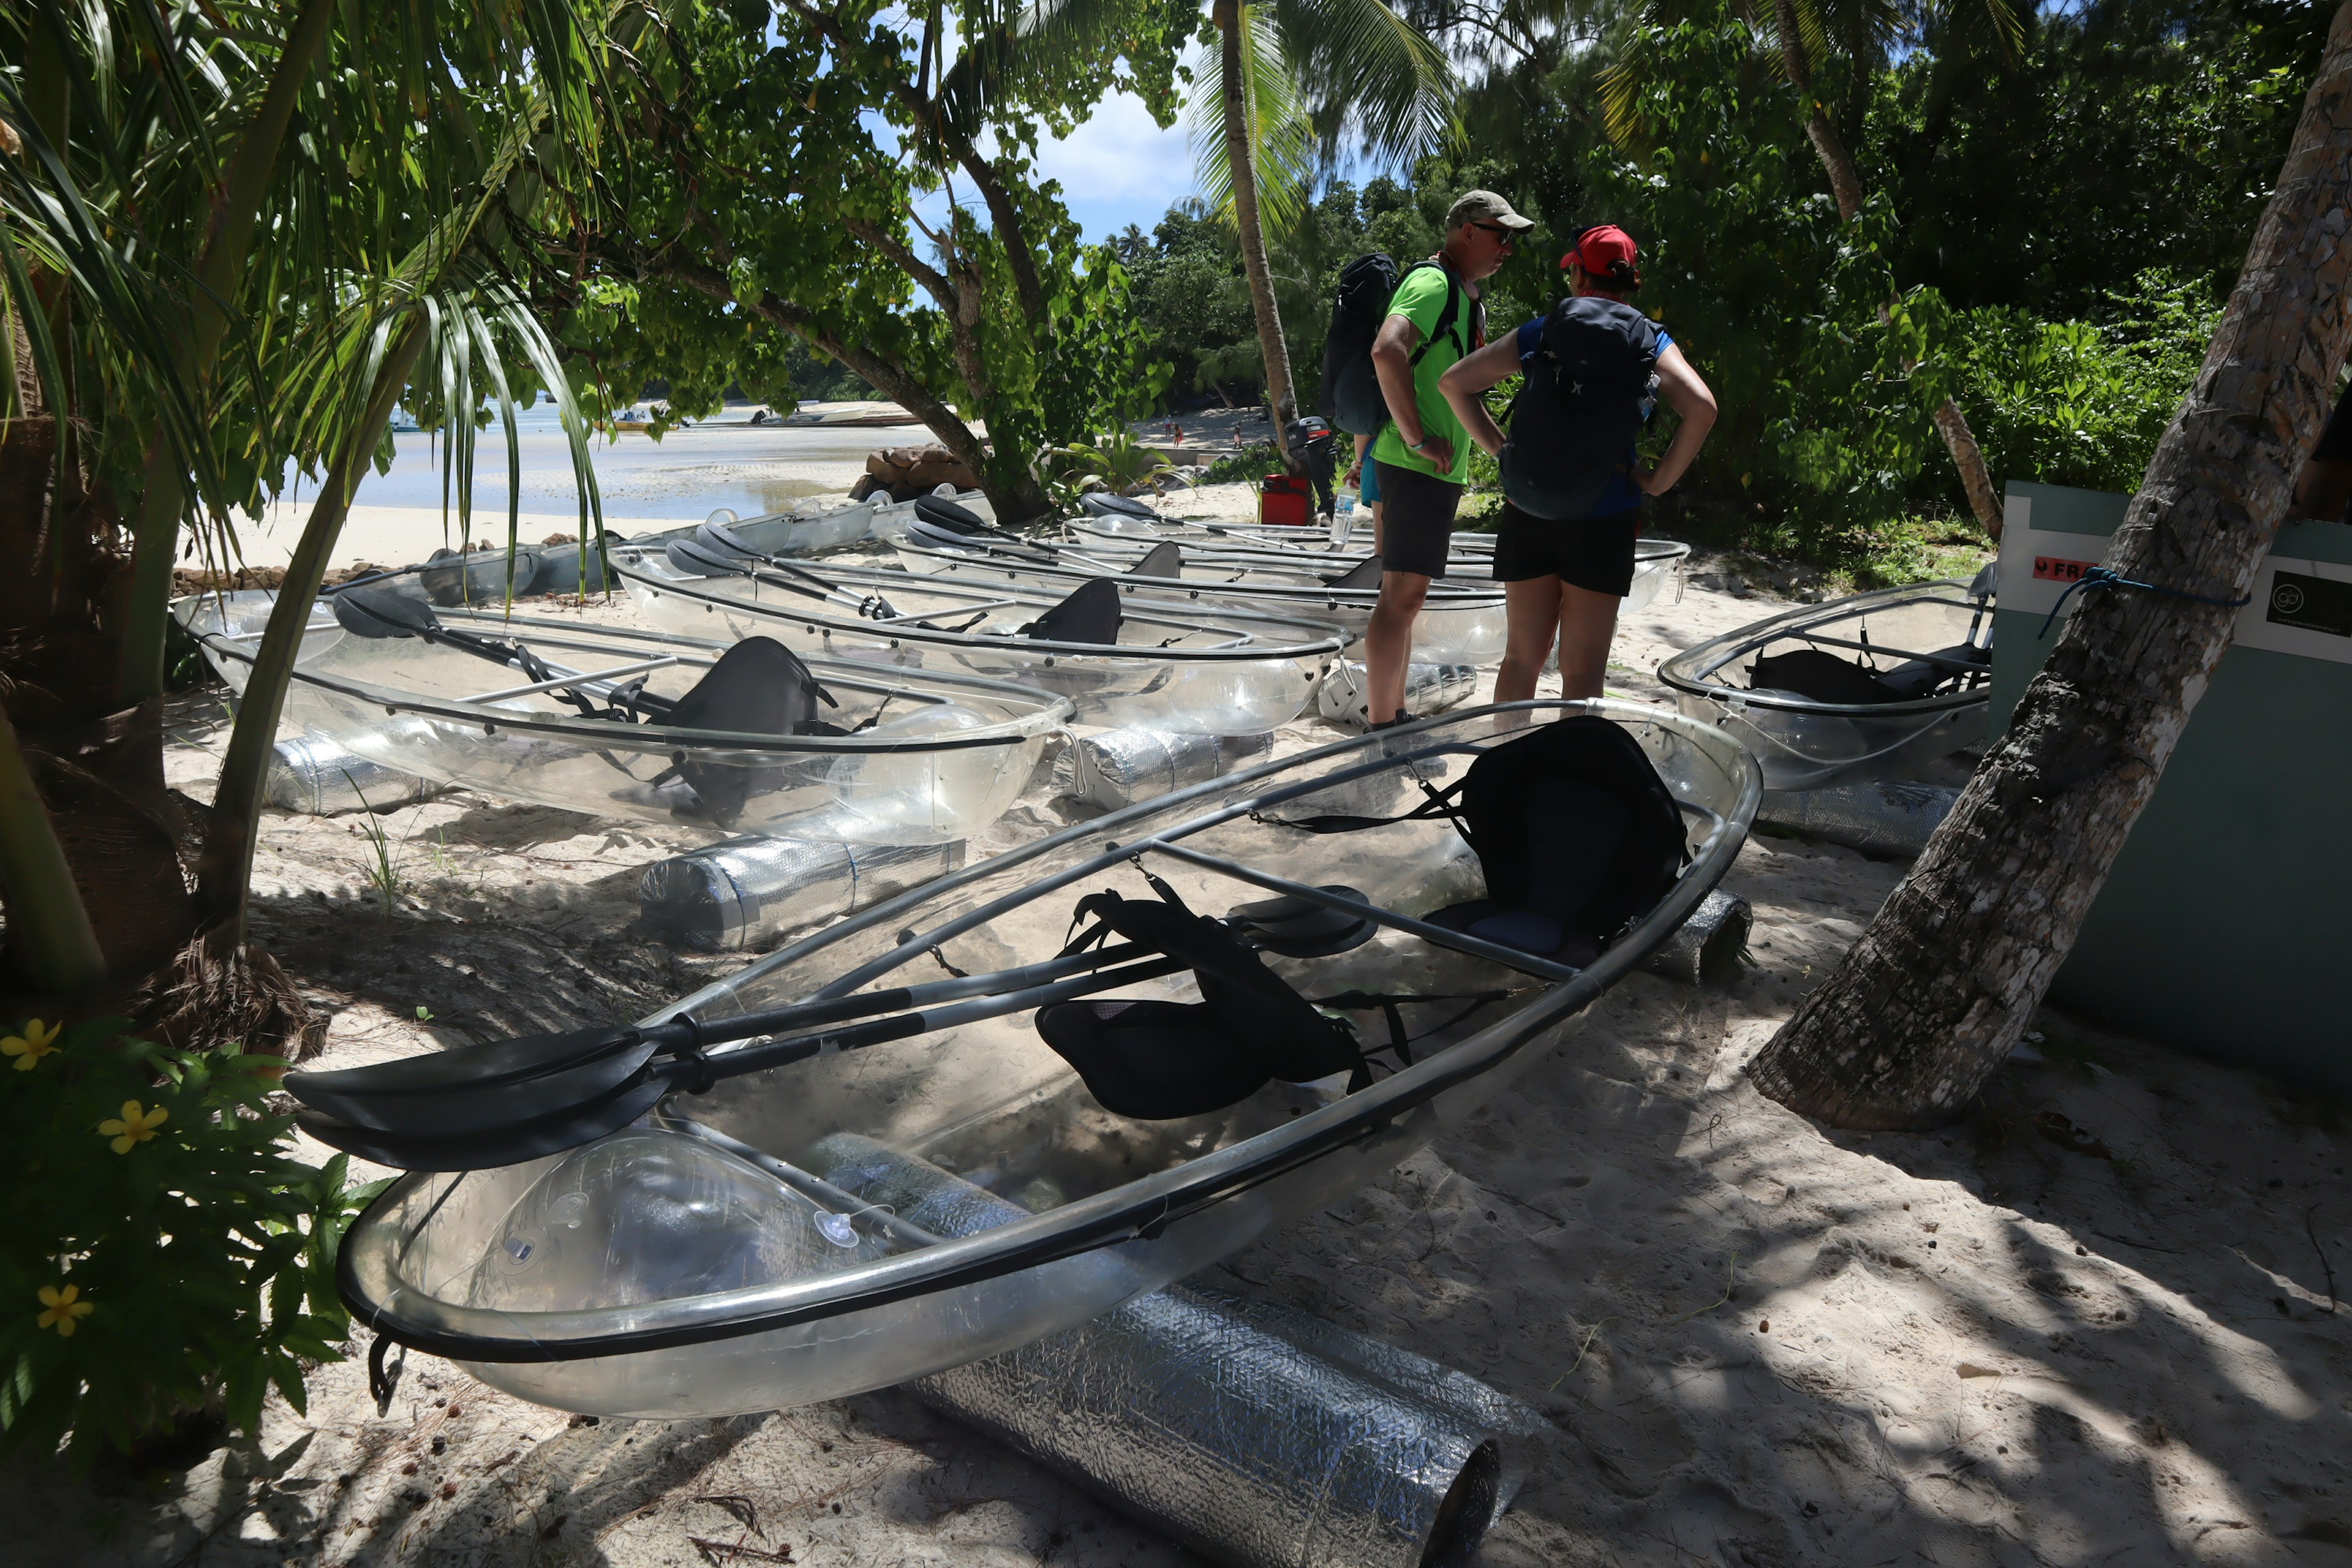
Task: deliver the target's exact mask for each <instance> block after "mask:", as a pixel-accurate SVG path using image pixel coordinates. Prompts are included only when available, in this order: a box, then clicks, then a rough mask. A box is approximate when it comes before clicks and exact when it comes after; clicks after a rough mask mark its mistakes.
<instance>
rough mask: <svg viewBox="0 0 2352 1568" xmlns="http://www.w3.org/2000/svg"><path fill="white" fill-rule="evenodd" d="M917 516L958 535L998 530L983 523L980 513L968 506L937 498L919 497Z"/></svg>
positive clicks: (916, 508) (916, 509) (917, 500)
mask: <svg viewBox="0 0 2352 1568" xmlns="http://www.w3.org/2000/svg"><path fill="white" fill-rule="evenodd" d="M915 515H916V516H917V517H919V518H921V519H922V520H923V521H925V522H934V523H937V524H939V525H940V527H941V528H950V529H953V530H954V531H956V532H958V533H994V532H996V531H997V530H995V529H993V528H992V527H990V526H989V525H988V524H987V523H986V522H984V521H982V519H981V515H980V513H978V512H976V511H974V510H971V508H970V507H968V506H958V505H957V504H956V503H955V502H953V501H951V500H940V498H939V497H937V496H917V497H916V498H915Z"/></svg>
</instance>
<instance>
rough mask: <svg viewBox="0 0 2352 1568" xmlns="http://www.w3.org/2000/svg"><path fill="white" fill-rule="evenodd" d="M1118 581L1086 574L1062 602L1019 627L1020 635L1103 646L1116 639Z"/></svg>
mask: <svg viewBox="0 0 2352 1568" xmlns="http://www.w3.org/2000/svg"><path fill="white" fill-rule="evenodd" d="M1121 618H1122V617H1121V616H1120V615H1119V608H1118V584H1116V583H1114V582H1112V581H1111V580H1110V579H1109V578H1108V577H1089V578H1087V580H1086V581H1085V582H1083V583H1081V584H1078V585H1077V587H1076V588H1075V589H1073V590H1072V591H1071V593H1070V594H1069V595H1068V596H1067V597H1066V598H1065V599H1063V601H1062V602H1061V603H1060V604H1058V605H1055V606H1053V608H1051V609H1049V610H1047V611H1046V612H1045V614H1044V615H1042V616H1038V617H1037V618H1036V619H1035V620H1034V621H1031V622H1030V623H1029V624H1028V625H1027V626H1023V627H1022V628H1021V635H1022V636H1023V637H1032V638H1034V639H1035V640H1037V641H1039V642H1075V643H1095V644H1098V645H1100V646H1101V647H1115V646H1116V645H1117V644H1118V627H1119V622H1120V620H1121Z"/></svg>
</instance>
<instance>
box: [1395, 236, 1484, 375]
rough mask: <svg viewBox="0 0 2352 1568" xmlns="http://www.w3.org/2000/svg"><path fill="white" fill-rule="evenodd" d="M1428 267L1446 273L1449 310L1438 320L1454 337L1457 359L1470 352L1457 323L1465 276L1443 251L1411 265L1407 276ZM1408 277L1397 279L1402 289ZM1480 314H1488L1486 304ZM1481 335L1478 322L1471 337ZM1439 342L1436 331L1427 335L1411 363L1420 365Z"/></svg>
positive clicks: (1482, 315)
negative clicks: (1458, 271) (1461, 276)
mask: <svg viewBox="0 0 2352 1568" xmlns="http://www.w3.org/2000/svg"><path fill="white" fill-rule="evenodd" d="M1424 267H1434V268H1437V269H1438V270H1439V271H1441V272H1443V273H1444V274H1445V309H1444V311H1443V312H1442V313H1441V314H1440V315H1439V316H1438V318H1437V322H1438V325H1439V326H1441V327H1443V328H1444V329H1445V335H1446V336H1447V337H1449V338H1452V339H1453V340H1454V358H1456V359H1464V358H1466V357H1468V355H1469V353H1470V351H1469V350H1468V349H1467V348H1465V347H1464V346H1463V342H1462V329H1461V327H1460V326H1459V325H1457V324H1456V322H1455V320H1454V318H1455V316H1456V315H1457V314H1458V313H1459V312H1460V310H1461V306H1462V279H1460V277H1458V276H1457V275H1456V274H1455V273H1454V264H1453V263H1452V262H1450V261H1448V260H1446V259H1445V258H1444V254H1443V253H1440V254H1439V255H1436V256H1433V257H1431V258H1429V259H1428V260H1426V261H1416V262H1414V263H1413V264H1412V266H1411V267H1408V268H1405V269H1404V278H1410V277H1412V275H1413V274H1414V273H1416V272H1418V271H1420V270H1421V269H1422V268H1424ZM1404 278H1400V279H1397V287H1398V288H1400V289H1402V288H1403V287H1404ZM1479 314H1480V316H1481V317H1482V318H1483V317H1484V315H1485V306H1484V305H1483V304H1480V305H1479ZM1481 335H1483V334H1482V333H1481V332H1480V331H1479V329H1478V327H1477V326H1476V325H1475V324H1474V325H1473V326H1472V328H1471V336H1473V337H1478V336H1481ZM1436 345H1437V334H1436V333H1435V332H1432V333H1430V334H1429V335H1428V336H1427V337H1424V338H1423V339H1422V340H1421V344H1420V346H1419V347H1417V348H1415V349H1414V350H1413V351H1412V359H1411V360H1410V361H1409V362H1407V363H1411V364H1413V365H1419V364H1420V363H1421V356H1422V355H1423V354H1425V353H1428V352H1429V351H1430V350H1431V349H1433V348H1434V347H1435V346H1436Z"/></svg>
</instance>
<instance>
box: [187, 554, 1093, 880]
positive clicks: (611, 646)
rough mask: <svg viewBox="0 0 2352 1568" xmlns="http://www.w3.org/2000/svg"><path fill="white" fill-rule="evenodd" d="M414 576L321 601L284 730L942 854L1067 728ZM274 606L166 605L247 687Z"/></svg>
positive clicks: (564, 786)
mask: <svg viewBox="0 0 2352 1568" xmlns="http://www.w3.org/2000/svg"><path fill="white" fill-rule="evenodd" d="M420 579H421V574H413V573H411V574H391V575H388V576H385V577H381V578H375V579H372V580H369V581H367V582H365V583H362V584H351V585H348V586H346V587H344V588H341V589H339V590H337V591H336V592H335V593H334V594H333V595H329V596H327V597H323V598H321V599H320V601H319V602H318V603H317V604H316V605H314V607H313V609H312V613H311V617H310V623H309V628H308V631H307V632H306V634H305V636H304V638H303V644H302V650H301V653H300V655H299V660H298V662H297V664H296V666H295V668H294V671H293V680H292V684H291V686H290V688H289V691H288V694H287V700H286V713H285V721H286V723H287V724H288V726H289V728H294V729H298V730H299V731H303V732H306V733H308V734H310V735H314V736H318V737H320V738H322V739H325V740H329V741H331V742H334V743H335V744H337V745H339V746H341V748H342V749H343V750H345V751H347V752H352V753H353V754H355V755H357V756H361V757H365V758H368V759H370V760H371V761H373V762H378V763H383V764H384V765H386V766H388V767H394V768H399V769H402V770H404V771H406V772H409V773H417V774H421V775H423V776H425V777H427V778H433V779H438V780H441V781H443V782H444V783H447V784H463V785H466V786H468V787H470V788H475V789H479V790H483V791H485V792H487V793H489V794H492V795H505V796H508V797H509V798H511V799H515V800H525V801H532V802H536V803H538V804H540V805H552V806H560V807H562V808H565V809H567V810H572V811H581V812H587V813H590V814H592V815H594V816H605V817H634V818H637V819H640V820H646V821H655V822H668V821H684V822H694V823H700V824H706V825H708V826H712V827H717V828H723V829H725V830H727V831H730V832H735V833H769V834H779V835H784V836H788V837H796V838H807V839H819V840H827V841H832V842H840V843H857V844H938V843H946V842H949V841H951V840H955V839H961V838H965V837H970V836H971V834H973V833H975V832H978V831H979V830H980V829H982V828H983V827H985V826H988V825H989V824H990V823H991V822H993V821H994V820H996V818H997V817H998V816H1002V815H1003V813H1004V811H1005V810H1006V808H1007V807H1009V806H1010V805H1012V804H1013V800H1014V799H1015V797H1017V796H1018V795H1020V793H1021V791H1022V789H1023V788H1024V787H1025V786H1026V784H1028V782H1029V778H1030V775H1031V774H1032V773H1034V771H1035V769H1036V765H1037V763H1038V761H1039V759H1040V758H1041V757H1042V756H1043V755H1044V752H1045V743H1046V740H1047V738H1048V737H1049V736H1050V735H1051V734H1053V733H1054V732H1055V731H1056V730H1058V729H1060V728H1061V727H1062V726H1063V725H1064V723H1065V722H1066V721H1067V720H1068V718H1069V714H1070V705H1069V703H1068V702H1067V701H1066V700H1065V699H1062V698H1059V697H1056V696H1054V695H1052V694H1051V693H1048V692H1044V691H1038V690H1035V689H1032V688H1028V687H1024V686H1017V685H1014V684H1012V683H1010V682H1007V681H1001V680H990V679H982V678H981V677H977V676H971V675H961V674H957V673H954V672H951V671H932V670H924V669H909V668H899V667H896V666H892V665H889V664H887V663H874V662H869V661H863V660H857V659H849V658H839V659H835V658H819V659H809V660H803V659H802V658H800V657H799V656H798V655H796V654H794V653H793V652H792V651H791V650H790V649H788V648H786V647H783V646H782V644H780V643H777V642H775V641H773V640H772V639H769V638H764V637H760V638H752V639H750V640H748V641H744V642H739V643H733V644H730V643H726V642H714V641H707V640H703V639H700V638H694V637H678V636H676V635H673V634H667V633H656V632H643V631H636V630H632V629H629V628H626V627H620V626H598V625H593V624H590V623H586V622H583V621H579V620H553V619H541V618H537V617H530V616H501V615H498V614H494V613H492V612H489V611H486V610H480V609H468V608H466V607H463V606H462V605H435V604H434V603H433V602H432V601H431V599H430V597H429V596H428V595H427V594H426V593H425V587H424V584H423V583H422V581H421V580H420ZM275 600H276V595H274V594H272V593H268V592H266V591H247V592H242V593H236V594H229V595H209V594H207V595H196V596H194V597H192V598H188V599H184V600H182V601H180V602H179V604H178V605H175V606H174V610H175V613H176V614H177V615H178V616H179V617H180V620H181V624H182V625H183V626H186V627H187V629H188V630H189V631H190V632H191V633H192V634H194V636H195V637H196V638H197V639H198V641H199V642H200V643H202V645H203V647H204V649H205V657H206V658H208V659H209V660H210V661H211V663H212V664H213V666H214V668H216V669H218V670H219V671H220V673H221V675H222V678H223V679H226V681H227V682H228V683H229V684H230V686H231V687H232V688H235V689H239V690H242V689H243V688H244V685H245V680H246V676H247V671H248V669H249V667H250V665H251V663H252V660H253V658H254V653H255V650H256V648H257V647H258V646H259V644H260V641H261V637H262V632H263V629H264V627H265V626H266V625H267V623H268V617H269V614H270V610H271V608H272V606H273V605H274V603H275Z"/></svg>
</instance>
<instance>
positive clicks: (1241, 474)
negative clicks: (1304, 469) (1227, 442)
mask: <svg viewBox="0 0 2352 1568" xmlns="http://www.w3.org/2000/svg"><path fill="white" fill-rule="evenodd" d="M1280 472H1282V454H1281V453H1280V452H1277V451H1276V450H1275V447H1274V443H1273V442H1271V441H1260V442H1259V443H1257V445H1255V446H1254V447H1243V448H1242V449H1241V450H1240V451H1238V452H1236V453H1234V455H1233V456H1232V457H1230V458H1218V459H1217V460H1216V461H1215V462H1213V463H1212V464H1210V465H1209V471H1208V472H1207V473H1205V474H1203V475H1202V476H1201V482H1202V484H1204V485H1234V484H1244V483H1247V484H1253V485H1254V484H1257V483H1259V482H1260V481H1261V480H1263V479H1265V476H1266V475H1268V474H1278V473H1280Z"/></svg>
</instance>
